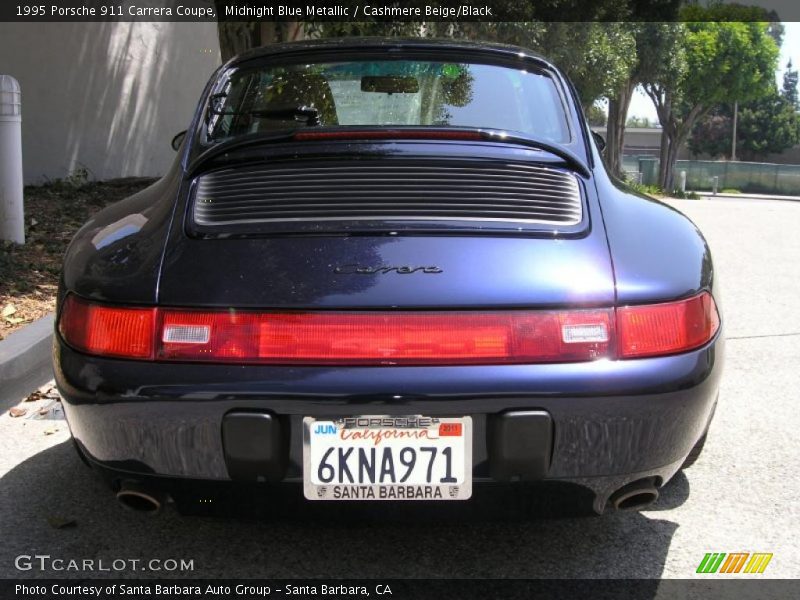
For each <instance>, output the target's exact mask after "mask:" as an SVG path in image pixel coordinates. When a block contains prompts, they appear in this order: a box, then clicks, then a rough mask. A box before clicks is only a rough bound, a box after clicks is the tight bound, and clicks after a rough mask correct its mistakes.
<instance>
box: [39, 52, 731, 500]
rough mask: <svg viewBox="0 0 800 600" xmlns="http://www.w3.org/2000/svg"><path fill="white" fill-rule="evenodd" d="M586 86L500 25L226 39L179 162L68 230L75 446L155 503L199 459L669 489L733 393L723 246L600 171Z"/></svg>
mask: <svg viewBox="0 0 800 600" xmlns="http://www.w3.org/2000/svg"><path fill="white" fill-rule="evenodd" d="M576 107H577V103H576V100H575V95H574V93H573V92H572V90H571V88H570V87H569V84H568V82H566V80H565V79H564V78H563V77H562V76H561V75H560V74H559V73H558V71H557V70H556V69H555V68H554V67H553V66H552V65H550V64H548V63H547V62H545V61H543V60H542V59H539V58H537V57H533V56H529V55H527V54H525V53H523V52H519V51H517V50H510V49H507V48H487V47H478V46H473V45H464V44H459V45H456V46H454V45H441V44H439V45H436V44H434V43H431V42H419V41H418V42H397V41H387V42H377V41H376V42H369V43H365V42H362V43H360V44H351V45H346V44H345V45H343V44H341V43H338V44H330V43H328V44H326V43H322V42H316V43H311V44H301V45H287V46H282V47H276V48H275V49H273V50H269V51H267V50H264V51H261V52H259V53H255V54H251V55H247V56H245V57H242V58H240V59H234V61H232V62H231V63H228V64H227V65H225V66H224V67H223V68H222V69H221V70H220V72H219V73H218V74H216V75H215V77H214V78H213V79H212V82H211V83H210V85H209V88H208V89H207V90H206V92H205V94H204V97H203V100H202V101H201V103H200V107H199V109H198V111H197V114H196V116H195V120H194V122H193V125H192V127H191V128H190V130H189V133H188V135H187V138H186V141H185V142H184V145H183V147H182V148H181V150H180V152H179V157H178V160H177V161H176V163H175V165H174V167H173V169H172V170H171V171H170V173H168V174H167V175H166V176H165V177H164V178H163V179H162V180H160V181H159V182H158V183H157V184H155V185H154V186H153V187H151V188H149V189H148V190H145V191H144V192H142V193H140V194H138V195H137V196H134V197H132V198H130V199H128V200H126V201H123V202H122V203H119V204H117V205H115V206H113V207H111V208H110V209H107V210H106V211H104V212H103V213H101V214H100V215H99V216H98V217H97V218H96V219H94V220H93V221H92V222H90V223H88V224H87V225H86V226H85V227H84V229H82V230H81V232H79V234H78V235H77V236H76V239H75V241H74V242H73V244H72V246H71V247H70V249H69V251H68V254H67V257H66V260H65V269H64V275H63V278H62V287H61V295H60V299H59V309H58V322H57V336H56V342H55V359H54V360H55V366H56V376H57V382H58V385H59V388H60V389H61V391H62V393H63V395H64V399H65V411H66V414H67V418H68V421H69V424H70V428H71V431H72V434H73V436H74V439H75V441H76V444H77V447H78V449H79V452H80V453H81V455H82V456H83V457H84V458H85V459H86V460H87V461H88V462H89V463H90V464H91V465H93V466H95V467H96V468H97V469H98V470H100V471H102V472H103V473H104V474H105V475H106V476H107V478H108V479H109V481H110V482H111V483H112V485H113V486H114V488H115V489H116V490H117V492H118V495H119V497H120V498H121V499H122V500H123V501H125V502H126V503H127V504H128V505H133V506H139V507H150V508H152V507H155V506H156V504H157V503H158V502H159V501H160V499H161V498H163V497H164V495H165V494H170V492H171V490H173V489H175V487H176V486H177V485H180V486H181V488H182V489H185V487H186V486H187V484H189V485H190V484H191V483H192V482H197V483H198V484H201V483H203V482H216V483H219V484H223V483H225V482H229V483H252V484H254V485H257V486H258V485H260V486H269V485H272V484H277V483H282V482H284V483H290V484H297V486H298V490H299V489H300V488H302V493H303V495H304V497H305V498H306V499H307V500H309V501H331V500H333V501H351V500H394V501H407V500H429V501H458V500H467V499H469V498H470V497H471V495H472V490H473V487H474V486H475V485H478V484H484V483H485V484H489V483H491V482H510V481H539V480H560V481H568V482H572V483H577V484H579V485H582V486H584V487H587V488H589V489H590V490H591V491H592V493H593V494H594V497H595V501H594V508H595V510H596V511H597V512H602V511H603V510H604V509H605V508H606V507H607V506H608V505H609V504H611V505H613V506H615V507H618V508H638V507H641V506H644V505H645V504H647V503H648V502H651V501H653V500H655V498H657V495H658V491H657V490H658V488H659V487H660V486H662V485H663V484H665V483H666V482H667V481H668V480H669V479H670V478H671V477H672V476H673V475H674V474H675V473H676V472H677V471H678V469H680V468H681V466H682V465H683V464H684V462H685V461H686V460H687V457H688V456H690V453H692V451H693V449H697V448H698V447H700V446H701V445H702V441H703V440H704V436H705V434H706V431H707V429H708V426H709V423H710V419H711V416H712V414H713V411H714V408H715V404H716V398H717V389H718V385H719V375H720V370H721V350H722V347H721V346H722V344H721V323H720V314H719V311H718V307H717V305H716V300H715V289H714V279H713V268H712V265H711V259H710V254H709V252H708V248H707V246H706V245H705V242H704V241H703V239H702V237H701V236H700V234H699V233H698V232H697V231H696V229H695V228H694V226H693V225H692V224H691V223H690V222H689V221H688V220H686V219H685V217H683V216H682V215H680V214H679V213H677V212H676V211H673V210H671V209H669V208H668V207H666V206H664V205H661V204H659V203H657V202H655V201H652V200H650V199H647V198H641V197H638V196H634V195H630V194H628V193H627V192H625V191H623V190H622V189H619V188H618V187H616V184H615V183H613V182H612V181H611V180H610V179H609V178H608V177H607V175H606V174H605V171H604V169H603V167H602V164H601V162H600V157H599V155H598V153H597V149H596V147H595V145H594V143H593V142H592V141H591V139H590V136H589V135H588V129H587V128H586V125H585V123H584V121H583V118H582V116H581V115H580V112H579V109H578V108H576ZM298 493H299V492H298Z"/></svg>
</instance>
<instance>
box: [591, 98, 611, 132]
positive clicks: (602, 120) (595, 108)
mask: <svg viewBox="0 0 800 600" xmlns="http://www.w3.org/2000/svg"><path fill="white" fill-rule="evenodd" d="M586 120H587V121H589V125H591V126H592V127H605V125H606V122H607V121H608V113H606V111H605V109H604V108H603V107H602V106H601V105H600V104H598V103H597V102H595V103H594V104H592V105H591V106H590V107H589V108H588V110H587V111H586Z"/></svg>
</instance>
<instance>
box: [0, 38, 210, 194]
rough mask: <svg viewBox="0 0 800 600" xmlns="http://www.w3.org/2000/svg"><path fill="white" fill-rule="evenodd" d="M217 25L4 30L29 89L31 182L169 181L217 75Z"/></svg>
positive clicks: (2, 51)
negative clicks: (184, 135)
mask: <svg viewBox="0 0 800 600" xmlns="http://www.w3.org/2000/svg"><path fill="white" fill-rule="evenodd" d="M219 63H220V58H219V44H218V41H217V33H216V23H122V22H107V23H0V74H7V75H12V76H13V77H15V78H16V79H17V80H18V81H19V82H20V85H21V87H22V146H23V148H22V150H23V169H24V177H25V183H41V182H43V181H46V180H48V179H55V178H61V177H65V176H67V175H68V174H69V173H70V172H72V171H73V170H75V169H78V168H85V169H86V170H87V171H88V172H89V176H90V177H91V178H94V179H110V178H115V177H127V176H155V175H161V174H163V173H164V172H165V171H166V169H167V168H168V166H169V165H170V163H171V162H172V160H173V159H174V157H175V153H174V151H173V150H172V148H170V140H171V139H172V137H173V135H174V134H175V133H177V132H178V131H180V130H182V129H185V128H186V127H187V125H188V124H189V121H190V120H191V117H192V113H193V111H194V108H195V105H196V103H197V100H198V98H199V96H200V93H201V92H202V90H203V87H204V86H205V83H206V81H207V80H208V78H209V76H210V75H211V73H212V72H213V71H214V69H216V68H217V66H219Z"/></svg>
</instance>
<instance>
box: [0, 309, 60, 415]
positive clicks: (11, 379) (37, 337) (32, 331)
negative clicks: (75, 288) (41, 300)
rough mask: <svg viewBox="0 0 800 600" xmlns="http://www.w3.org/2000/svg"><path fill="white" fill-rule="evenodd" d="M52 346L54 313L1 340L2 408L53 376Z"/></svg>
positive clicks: (0, 382) (18, 399)
mask: <svg viewBox="0 0 800 600" xmlns="http://www.w3.org/2000/svg"><path fill="white" fill-rule="evenodd" d="M52 345H53V315H52V314H49V315H47V316H45V317H42V318H41V319H37V320H36V321H34V322H33V323H31V324H30V325H27V326H26V327H23V328H22V329H20V330H19V331H15V332H14V333H12V334H11V335H9V336H8V337H7V338H6V339H4V340H2V341H0V411H5V410H7V409H9V408H11V407H12V406H14V405H16V404H17V403H19V402H20V401H21V400H22V399H24V398H25V396H27V395H28V394H30V393H31V392H32V391H34V390H35V389H36V388H38V387H39V386H41V385H44V384H45V383H47V381H48V380H49V379H52V378H53V365H52V362H51V348H52Z"/></svg>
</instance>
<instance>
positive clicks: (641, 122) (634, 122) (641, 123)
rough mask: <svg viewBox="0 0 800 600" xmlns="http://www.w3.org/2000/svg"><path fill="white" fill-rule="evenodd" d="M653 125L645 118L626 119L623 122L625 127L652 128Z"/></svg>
mask: <svg viewBox="0 0 800 600" xmlns="http://www.w3.org/2000/svg"><path fill="white" fill-rule="evenodd" d="M654 126H655V123H651V122H650V119H648V118H647V117H628V120H627V121H626V122H625V127H654Z"/></svg>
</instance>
